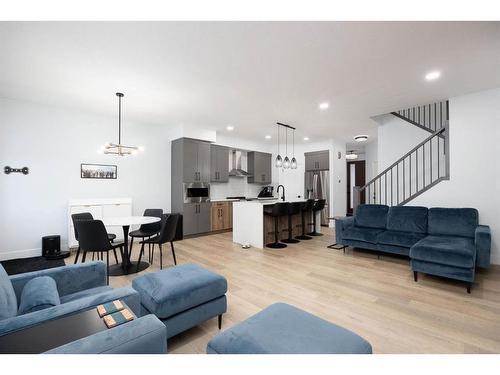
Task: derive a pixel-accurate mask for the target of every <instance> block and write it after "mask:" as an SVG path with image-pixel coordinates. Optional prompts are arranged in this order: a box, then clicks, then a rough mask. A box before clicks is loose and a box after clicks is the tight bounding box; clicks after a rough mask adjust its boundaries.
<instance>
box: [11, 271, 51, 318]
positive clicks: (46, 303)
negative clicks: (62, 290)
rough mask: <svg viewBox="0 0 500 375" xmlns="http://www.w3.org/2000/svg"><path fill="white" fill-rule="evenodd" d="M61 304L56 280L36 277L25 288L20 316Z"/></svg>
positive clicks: (20, 303)
mask: <svg viewBox="0 0 500 375" xmlns="http://www.w3.org/2000/svg"><path fill="white" fill-rule="evenodd" d="M60 303H61V301H60V299H59V293H58V292H57V285H56V282H55V281H54V279H53V278H52V277H49V276H40V277H35V278H33V279H31V280H30V281H28V282H27V283H26V285H25V286H24V289H23V292H22V294H21V301H20V302H19V315H22V314H28V313H30V312H33V311H38V310H43V309H47V308H49V307H53V306H57V305H59V304H60Z"/></svg>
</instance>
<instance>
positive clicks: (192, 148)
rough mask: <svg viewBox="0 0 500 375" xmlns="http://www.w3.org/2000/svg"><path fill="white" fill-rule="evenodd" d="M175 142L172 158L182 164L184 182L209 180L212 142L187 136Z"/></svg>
mask: <svg viewBox="0 0 500 375" xmlns="http://www.w3.org/2000/svg"><path fill="white" fill-rule="evenodd" d="M174 142H175V143H176V144H175V146H176V147H173V148H172V151H173V152H172V158H173V159H175V162H176V163H180V164H181V165H182V171H183V172H182V180H183V181H182V182H209V181H210V144H209V143H207V142H201V141H196V140H193V139H186V138H181V139H177V140H175V141H174ZM174 142H173V143H174ZM179 153H180V155H178V154H179Z"/></svg>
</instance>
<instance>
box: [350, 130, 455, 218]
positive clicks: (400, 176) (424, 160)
mask: <svg viewBox="0 0 500 375" xmlns="http://www.w3.org/2000/svg"><path fill="white" fill-rule="evenodd" d="M449 155H450V153H449V134H448V123H445V124H443V126H442V127H440V128H439V129H437V130H436V131H435V132H434V133H433V134H432V135H431V136H429V137H428V138H426V139H425V140H423V141H422V142H421V143H419V144H418V145H417V146H415V147H414V148H413V149H411V150H410V151H409V152H408V153H406V154H405V155H404V156H402V157H401V158H399V159H398V160H397V161H396V162H395V163H393V164H392V165H390V166H389V167H388V168H386V169H385V170H384V171H383V172H382V173H380V174H378V175H377V176H376V177H375V178H373V179H372V180H370V181H369V182H368V183H367V184H365V185H364V186H362V187H361V188H359V187H358V188H356V189H354V191H353V194H355V196H356V199H355V201H356V202H361V203H362V202H365V203H371V204H387V205H389V206H395V205H404V204H406V203H408V202H409V201H410V200H412V199H414V198H415V197H417V196H419V195H420V194H422V193H424V192H425V191H427V190H428V189H430V188H431V187H432V186H434V185H436V184H437V183H439V182H440V181H442V180H448V179H449V177H450V170H449V165H450V159H449ZM363 194H364V196H363ZM362 198H364V199H362ZM354 208H355V207H354Z"/></svg>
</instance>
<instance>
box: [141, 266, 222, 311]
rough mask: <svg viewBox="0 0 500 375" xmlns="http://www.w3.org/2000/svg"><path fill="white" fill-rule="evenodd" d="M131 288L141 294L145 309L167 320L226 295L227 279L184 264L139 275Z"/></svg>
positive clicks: (198, 267)
mask: <svg viewBox="0 0 500 375" xmlns="http://www.w3.org/2000/svg"><path fill="white" fill-rule="evenodd" d="M132 287H133V288H134V289H135V290H137V291H138V292H139V294H140V295H141V303H142V305H143V306H144V307H145V308H146V309H148V310H149V311H150V312H151V313H153V314H155V315H156V316H157V317H158V318H160V319H166V318H168V317H170V316H172V315H175V314H178V313H180V312H183V311H185V310H188V309H191V308H193V307H196V306H198V305H201V304H203V303H206V302H208V301H211V300H213V299H215V298H218V297H221V296H223V295H224V294H225V293H226V291H227V281H226V279H225V278H224V277H223V276H221V275H218V274H216V273H213V272H211V271H208V270H206V269H204V268H202V267H200V266H197V265H195V264H183V265H181V266H176V267H172V268H168V269H164V270H161V271H158V272H153V273H148V274H145V275H143V276H139V277H137V278H135V279H134V281H133V282H132Z"/></svg>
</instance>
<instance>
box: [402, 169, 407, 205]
mask: <svg viewBox="0 0 500 375" xmlns="http://www.w3.org/2000/svg"><path fill="white" fill-rule="evenodd" d="M405 184H406V179H405V159H403V199H402V201H404V200H405V196H406V193H405V190H406V189H405Z"/></svg>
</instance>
